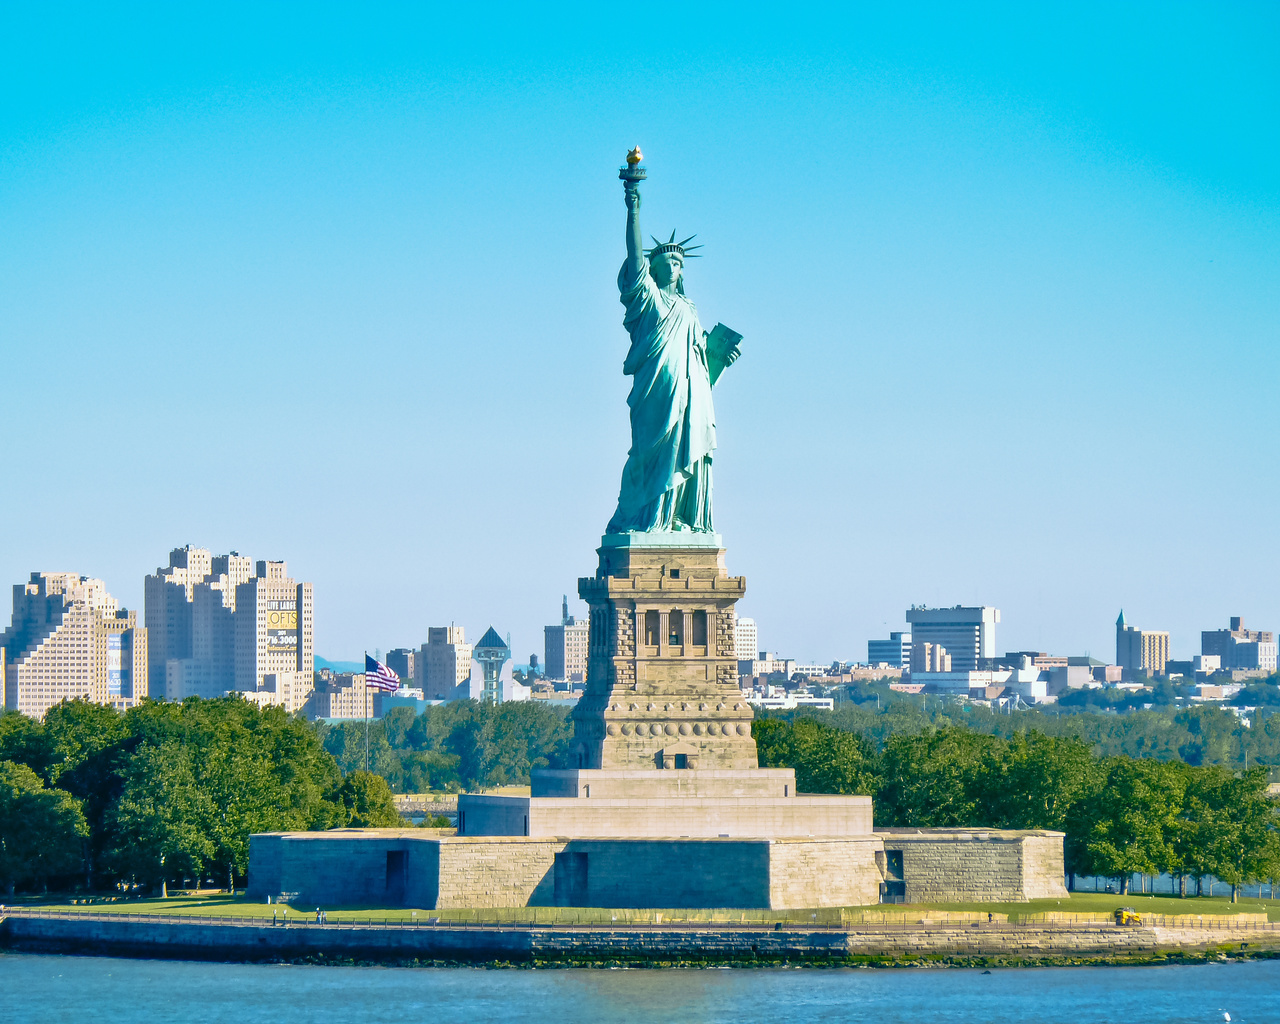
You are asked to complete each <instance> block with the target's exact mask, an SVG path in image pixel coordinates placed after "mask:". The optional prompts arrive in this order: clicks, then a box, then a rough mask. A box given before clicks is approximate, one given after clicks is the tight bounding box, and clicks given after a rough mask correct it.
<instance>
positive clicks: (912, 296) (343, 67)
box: [0, 7, 1280, 662]
mask: <svg viewBox="0 0 1280 1024" xmlns="http://www.w3.org/2000/svg"><path fill="white" fill-rule="evenodd" d="M44 17H45V16H44V15H43V14H42V13H41V12H25V13H20V14H16V15H13V16H12V17H11V18H10V21H9V23H8V25H9V31H8V32H7V34H6V39H5V41H4V42H3V43H0V46H3V47H4V53H5V57H6V60H5V61H4V62H0V80H3V81H4V83H5V85H6V89H5V90H4V93H3V98H2V99H0V104H2V105H3V106H2V107H0V109H3V110H4V113H5V117H4V118H3V120H0V124H2V125H3V127H0V153H3V154H4V158H5V162H6V174H5V181H4V184H3V186H0V215H3V216H4V218H5V222H6V226H7V231H8V234H9V236H10V242H11V244H10V245H9V246H8V247H7V249H6V252H5V253H4V254H0V310H3V314H2V315H3V324H4V327H3V345H4V351H5V355H6V359H7V365H8V367H9V369H10V380H11V389H12V393H13V394H14V395H15V396H17V398H18V399H19V402H18V403H17V404H16V405H15V413H14V414H13V415H11V416H10V417H8V418H7V420H6V427H5V438H6V442H7V444H6V449H7V451H8V453H9V455H10V460H11V472H12V474H13V478H14V479H15V480H22V481H28V482H30V484H31V485H32V486H29V487H27V488H25V489H24V491H23V493H22V499H21V500H20V501H14V502H10V503H6V506H5V508H4V509H3V511H0V529H3V532H4V535H5V538H6V543H5V544H4V545H3V546H0V580H2V581H6V582H9V583H12V582H18V581H22V580H25V579H27V578H28V577H29V574H30V573H31V572H32V571H39V572H45V571H48V572H60V571H74V572H77V573H80V574H84V575H87V576H90V577H93V578H100V579H103V580H105V581H106V582H107V584H108V586H109V587H110V588H111V593H112V594H113V596H115V597H116V598H117V599H118V600H119V601H120V602H121V603H122V604H124V605H126V606H127V607H129V608H131V609H139V610H141V608H142V607H143V584H142V579H143V576H144V575H145V574H146V572H147V571H149V570H150V569H151V568H153V567H154V565H155V564H156V563H157V561H158V560H159V559H160V558H161V557H162V553H163V551H167V550H168V549H169V548H170V547H172V546H174V545H177V544H182V543H186V542H188V541H190V542H191V543H193V544H198V545H200V546H202V547H206V548H209V549H211V550H218V551H226V550H230V549H233V548H236V549H240V550H251V551H254V552H256V553H259V554H260V555H261V556H267V557H273V558H275V557H279V558H286V557H287V558H288V559H289V562H290V564H291V566H295V567H296V571H297V572H298V573H299V574H300V576H299V578H304V579H307V580H310V581H312V582H313V583H314V586H315V588H316V592H317V612H316V615H317V619H316V623H315V635H316V639H317V645H316V653H317V654H319V655H323V656H325V657H327V658H330V659H333V660H347V659H353V658H355V657H356V656H357V655H358V653H359V651H360V650H362V649H363V648H365V647H369V648H372V647H373V646H380V647H382V648H383V649H388V648H392V647H399V646H407V645H417V644H420V643H421V642H422V641H423V640H425V631H426V628H427V627H428V626H429V625H430V624H432V623H440V622H449V621H458V622H465V623H466V624H467V627H468V629H469V630H472V631H473V632H474V635H476V636H479V635H480V634H481V632H482V631H483V630H484V628H485V627H486V626H487V625H489V624H490V623H494V624H496V625H497V626H498V628H499V629H500V630H501V631H502V632H503V633H505V632H506V631H507V630H510V632H511V633H512V638H513V644H514V650H515V652H516V655H515V656H516V658H517V659H518V660H523V659H525V658H527V656H528V654H529V653H532V652H539V651H541V650H542V649H543V645H542V638H543V633H542V630H543V627H544V626H545V625H547V624H548V623H552V622H554V621H555V619H556V615H555V610H556V607H557V601H556V598H557V597H558V595H559V594H561V593H563V592H568V593H574V592H575V589H576V587H575V581H576V579H577V577H579V576H585V575H590V574H591V572H592V570H593V564H594V552H593V548H592V542H591V540H590V538H592V537H597V536H599V534H600V533H601V532H603V529H604V526H605V522H606V521H607V519H608V516H609V513H610V510H611V507H612V505H613V499H614V496H615V495H616V488H617V479H616V472H617V470H616V467H617V466H618V465H619V464H620V458H621V456H622V455H623V454H624V453H625V449H626V421H625V416H624V415H623V414H622V413H620V412H619V408H620V399H621V396H622V395H623V394H624V393H625V387H626V385H625V382H624V381H623V380H622V379H621V377H620V375H619V373H618V369H619V366H620V364H621V360H622V356H623V354H624V352H625V333H624V331H623V330H622V327H621V324H620V318H621V308H620V306H619V305H618V304H617V302H616V301H614V297H613V295H612V294H611V291H612V289H613V281H612V278H613V276H614V275H615V274H616V268H617V266H618V265H619V264H620V262H621V260H622V255H623V253H622V238H621V234H620V231H619V230H618V228H617V224H618V221H619V219H620V218H621V216H622V205H621V201H620V197H619V195H618V191H619V189H618V183H617V180H616V168H617V165H618V164H619V163H620V162H621V160H622V158H623V155H624V153H625V150H626V148H627V147H629V146H632V145H634V144H636V143H637V142H638V143H640V144H642V145H643V146H644V149H645V153H646V161H647V164H648V166H649V169H650V178H649V181H648V183H647V185H646V194H645V207H644V209H645V216H646V222H647V223H649V224H652V225H653V226H654V228H655V230H657V231H669V230H670V229H671V228H673V227H677V228H679V229H681V231H682V234H681V235H680V237H684V235H685V234H688V233H691V232H694V231H697V232H698V234H699V240H700V241H704V242H705V243H706V248H705V249H704V250H703V252H704V254H705V256H706V258H705V259H703V260H700V261H697V263H698V265H697V266H694V267H691V268H690V271H689V273H690V275H691V280H696V282H697V297H698V301H699V303H700V310H701V311H702V312H703V314H704V315H705V317H706V322H707V323H708V324H710V323H714V322H715V321H716V320H723V321H724V322H725V323H727V324H731V325H732V326H733V327H734V328H735V329H736V330H739V331H741V332H742V334H743V335H744V341H743V343H742V351H743V358H742V359H741V360H740V361H739V362H738V363H737V364H735V366H734V370H733V374H732V379H730V378H728V377H727V378H726V381H725V383H724V385H723V387H722V388H721V389H720V390H721V391H722V392H723V394H719V393H718V394H717V398H716V408H717V413H718V417H717V426H718V430H719V432H720V449H719V450H718V452H717V456H716V467H715V469H716V487H717V491H716V509H717V516H718V521H717V526H718V528H719V529H720V532H721V533H722V534H723V536H724V537H725V541H726V544H727V545H728V547H729V549H730V550H731V552H732V557H733V566H734V571H735V572H740V573H742V574H743V575H744V576H745V577H746V578H747V579H748V580H749V581H750V584H749V588H748V591H747V595H746V597H745V598H744V599H743V601H742V602H741V605H740V608H739V610H740V612H741V613H742V614H743V615H746V616H750V617H752V618H754V619H756V620H757V621H758V622H759V623H760V626H761V643H762V644H763V645H764V646H765V647H767V648H768V649H770V650H778V651H785V652H787V653H788V655H789V656H790V655H794V656H795V657H796V658H797V659H799V660H802V661H814V662H821V661H824V660H834V659H837V658H849V657H857V656H858V655H859V653H860V652H861V651H863V650H865V644H866V641H867V639H869V638H877V637H886V636H888V634H889V632H890V631H896V630H901V629H904V628H905V623H904V621H903V620H902V618H901V617H900V616H901V610H902V609H905V608H907V607H909V606H911V605H913V604H927V605H930V606H933V607H937V606H947V605H953V604H965V605H984V604H985V605H990V606H994V607H998V608H1000V609H1002V611H1003V615H1004V618H1003V621H1002V623H1001V627H1000V635H1001V638H1002V641H1001V646H1002V647H1006V648H1007V649H1025V650H1033V649H1038V650H1046V651H1055V652H1060V653H1071V654H1084V653H1086V652H1088V653H1092V654H1093V655H1095V656H1101V657H1104V658H1109V657H1110V654H1109V651H1110V649H1111V647H1112V645H1113V636H1112V634H1113V629H1114V627H1113V623H1114V620H1115V616H1116V613H1117V610H1118V609H1120V608H1124V609H1125V611H1126V614H1127V615H1128V616H1129V618H1130V619H1131V620H1132V621H1134V622H1135V623H1139V624H1141V625H1142V627H1143V628H1144V629H1150V630H1160V631H1167V632H1169V634H1170V637H1171V644H1170V647H1171V654H1172V656H1173V657H1175V658H1179V659H1182V658H1188V657H1190V656H1192V655H1193V654H1194V653H1195V652H1196V651H1197V650H1198V640H1199V634H1200V631H1201V630H1202V629H1205V628H1209V627H1212V626H1216V625H1217V624H1219V623H1221V622H1223V621H1225V620H1226V619H1227V617H1228V616H1230V615H1243V616H1244V618H1245V619H1246V620H1247V621H1248V622H1250V623H1253V624H1256V625H1258V626H1260V627H1262V628H1270V629H1274V628H1275V627H1276V626H1277V625H1280V591H1278V590H1277V588H1276V587H1275V585H1274V570H1273V568H1272V565H1271V563H1272V561H1273V560H1274V551H1273V550H1272V549H1271V548H1270V547H1269V546H1268V542H1267V541H1266V539H1265V538H1266V537H1267V536H1269V527H1270V525H1271V523H1272V522H1273V519H1274V513H1273V509H1274V508H1275V507H1276V504H1277V499H1278V498H1280V485H1278V484H1277V481H1276V478H1275V473H1274V465H1273V463H1274V444H1275V438H1276V437H1277V436H1280V403H1276V402H1275V400H1274V388H1275V371H1274V366H1275V353H1276V348H1277V346H1276V340H1277V339H1276V324H1277V322H1280V315H1278V314H1280V308H1278V305H1280V290H1278V289H1276V287H1275V285H1276V281H1277V255H1278V252H1277V242H1276V239H1277V238H1280V231H1277V230H1276V229H1277V226H1278V225H1277V213H1278V212H1280V210H1278V203H1277V195H1278V194H1280V189H1278V188H1277V179H1276V171H1275V168H1276V167H1277V165H1278V163H1277V161H1276V159H1275V157H1276V148H1277V145H1278V144H1277V140H1276V138H1275V135H1274V132H1270V131H1267V130H1266V128H1265V126H1266V125H1268V124H1271V123H1274V120H1275V114H1276V110H1275V107H1276V102H1277V101H1276V96H1277V95H1280V89H1277V87H1276V86H1277V77H1278V74H1277V66H1276V62H1275V60H1274V54H1273V43H1274V40H1275V38H1276V34H1277V21H1276V18H1277V16H1276V14H1275V12H1274V11H1270V10H1266V9H1261V8H1256V9H1255V8H1249V9H1239V10H1233V11H1214V12H1213V13H1212V14H1210V13H1209V11H1208V9H1207V8H1206V9H1204V10H1200V9H1195V8H1179V9H1178V10H1176V11H1172V10H1166V9H1163V8H1155V7H1150V8H1134V9H1130V10H1127V11H1124V12H1115V11H1111V10H1108V9H1104V8H1101V7H1099V8H1096V9H1094V10H1093V11H1092V12H1091V13H1089V14H1087V15H1085V14H1081V15H1080V16H1079V17H1078V18H1077V19H1076V20H1074V21H1073V22H1072V23H1070V24H1065V23H1062V24H1060V23H1058V21H1057V20H1056V19H1055V18H1054V16H1053V15H1052V13H1049V12H1034V11H1031V12H1029V11H1020V12H1019V14H1018V17H1016V18H1012V17H1008V16H1007V12H1006V13H999V12H997V11H995V10H994V9H993V10H991V11H987V12H977V13H974V12H967V13H956V12H952V13H946V12H943V11H937V10H935V11H932V12H931V14H930V16H929V17H928V18H915V17H913V15H912V14H911V13H910V12H902V13H887V14H879V15H873V14H870V13H854V14H846V15H843V16H841V17H842V18H843V19H844V20H841V19H839V18H838V19H835V20H831V21H827V20H825V19H822V18H817V17H814V18H810V17H807V16H805V15H797V14H795V13H794V12H787V13H786V14H785V15H780V16H778V18H777V19H776V20H773V21H769V20H764V19H751V18H743V19H724V18H720V17H718V16H716V15H715V14H713V13H702V12H689V13H688V14H687V15H686V16H685V17H684V21H683V25H684V28H685V30H686V31H684V32H683V33H682V37H681V42H679V43H677V42H674V41H672V40H670V39H667V38H664V36H663V35H662V34H661V33H659V32H658V31H657V30H656V28H655V26H654V25H644V24H636V23H635V21H634V19H631V18H627V17H624V16H623V15H622V14H620V13H619V14H616V15H614V14H601V15H599V16H598V17H595V18H593V19H592V20H591V21H590V22H583V23H581V24H575V25H574V26H573V27H572V28H571V29H570V30H569V33H568V34H567V35H563V34H562V35H558V36H551V35H548V34H545V28H543V27H542V26H540V24H539V22H538V20H537V19H536V18H533V17H532V16H530V15H515V16H513V17H511V18H507V19H495V21H497V22H501V24H495V25H487V26H485V27H483V28H481V27H479V26H478V24H477V23H476V22H473V21H469V20H468V19H467V16H466V15H465V14H459V13H454V14H448V15H439V14H433V15H431V16H430V18H427V17H426V16H425V15H423V16H418V15H414V14H411V13H406V12H401V13H400V14H399V15H397V16H396V17H395V18H392V17H391V16H385V15H384V16H379V15H365V16H362V17H360V18H356V17H354V16H353V17H352V18H346V17H345V16H341V15H337V14H334V15H332V16H330V17H329V19H328V20H326V18H325V16H321V15H317V16H316V17H314V18H313V19H311V20H305V19H304V20H302V21H301V22H299V20H298V19H293V18H287V17H285V16H283V15H272V14H269V13H268V14H263V15H261V16H260V17H255V21H254V24H255V33H254V34H253V35H248V34H245V33H241V32H239V31H238V30H236V29H235V28H234V25H235V19H234V18H227V19H226V20H225V21H224V22H223V23H222V24H221V25H205V24H204V23H203V22H200V21H199V20H198V18H197V16H196V15H191V14H184V13H179V12H170V13H169V14H167V15H165V17H163V18H155V19H152V20H150V21H149V22H148V23H147V24H146V25H145V26H139V25H134V24H130V23H129V22H128V21H127V20H125V19H120V18H118V17H117V16H115V15H107V16H100V15H97V14H95V13H93V12H85V15H84V18H83V20H82V21H81V23H80V25H79V26H78V28H77V29H76V30H75V31H69V30H67V29H66V28H65V27H60V28H59V30H57V31H53V30H52V29H51V27H50V23H49V22H46V21H44V20H43V18H44ZM99 17H101V18H102V20H100V21H99V20H95V19H97V18H99ZM380 18H383V19H385V20H379V19H380ZM620 38H627V39H629V40H631V43H630V45H631V46H632V47H634V48H635V50H636V52H638V53H643V54H644V62H643V66H644V67H645V68H650V69H652V68H678V69H679V73H673V74H669V75H659V76H652V75H644V74H641V77H642V78H643V80H644V82H645V88H644V90H642V95H641V96H636V95H635V93H636V90H635V88H634V79H635V78H636V75H637V72H636V71H635V70H634V69H633V68H632V67H631V66H630V64H629V62H628V59H627V58H626V56H625V55H622V54H620V53H619V51H618V49H617V46H618V44H617V40H618V39H620ZM691 93H696V95H697V99H698V102H697V103H696V104H694V103H690V102H689V96H690V94H691ZM620 95H622V96H629V97H631V99H629V100H628V101H627V102H625V103H619V102H618V101H617V100H616V97H617V96H620ZM695 211H696V214H695ZM664 237H665V235H664ZM546 253H564V254H565V258H564V259H559V260H556V261H555V272H554V281H550V280H549V279H548V277H547V276H546V275H541V274H538V273H531V272H529V271H525V270H524V269H523V268H524V267H526V266H529V265H530V264H533V265H535V266H536V265H537V262H538V260H539V259H540V258H541V257H542V255H543V254H546ZM762 253H767V254H768V255H767V258H762ZM515 268H521V269H520V270H516V269H515ZM549 284H550V285H553V286H548V285H549ZM783 307H785V309H786V312H787V314H788V317H790V318H791V319H786V318H784V316H783ZM795 318H798V320H799V323H800V324H801V328H800V329H799V330H793V329H791V328H789V327H788V326H787V324H788V323H790V322H791V321H792V320H794V319H795ZM482 380H483V382H484V387H485V388H486V389H488V391H487V394H488V398H487V399H485V398H483V397H482V395H481V381H482ZM37 398H41V399H43V400H44V401H45V403H46V404H45V406H44V407H43V408H37V407H36V406H35V402H36V399H37ZM21 400H25V401H26V402H28V403H30V408H24V406H23V405H22V404H21ZM371 400H372V401H373V403H374V410H373V412H372V413H370V412H369V411H368V406H369V402H370V401H371ZM584 422H590V423H592V424H593V425H594V426H593V429H591V430H589V431H588V430H583V428H582V424H583V423H584ZM86 439H88V440H90V441H92V443H85V441H86ZM568 453H572V454H573V455H574V459H573V460H571V461H570V460H567V459H566V454H568ZM1241 453H1243V454H1244V458H1245V464H1246V465H1247V466H1248V468H1249V472H1248V473H1247V474H1246V475H1245V476H1240V475H1239V474H1238V473H1236V472H1233V474H1231V475H1230V476H1228V475H1227V474H1224V473H1222V472H1221V468H1220V467H1222V466H1224V465H1227V464H1231V465H1235V460H1237V459H1238V458H1239V457H1240V455H1241ZM1255 463H1256V466H1255ZM570 466H572V467H574V470H575V471H572V472H570V471H567V470H568V469H569V467H570ZM581 466H587V467H592V468H591V469H590V471H588V472H577V471H576V470H577V467H581ZM125 467H127V468H125ZM596 467H600V468H596ZM1209 468H1214V469H1215V473H1214V474H1208V473H1207V469H1209ZM495 473H497V474H499V475H500V483H501V487H500V489H499V490H498V491H496V492H495V491H494V490H493V489H492V482H491V481H492V479H493V476H494V474H495ZM481 476H483V477H485V479H486V480H488V481H489V482H486V483H484V484H483V485H482V484H481V483H478V482H473V481H474V480H475V479H476V478H477V477H481ZM371 491H376V492H377V494H378V500H377V501H376V502H370V501H368V500H367V498H366V496H367V495H368V494H369V493H370V492H371ZM72 494H74V495H75V496H76V500H70V495H72ZM86 504H87V505H88V506H89V507H90V508H91V509H92V513H90V512H89V511H86ZM91 514H92V521H93V523H94V529H92V530H89V529H86V528H85V527H86V524H87V522H88V521H89V520H90V515H91ZM782 524H787V525H785V526H784V525H782ZM105 538H110V540H109V542H108V541H107V540H106V539H105ZM494 538H501V542H500V543H495V542H494ZM831 538H835V540H834V541H833V540H832V539H831ZM1260 551H1261V554H1260V553H1259V552H1260ZM406 580H412V581H414V582H413V584H412V585H407V584H406V583H405V581H406ZM850 581H853V583H854V584H855V585H853V586H850V585H849V582H850ZM571 611H572V612H573V613H574V614H579V613H581V612H582V611H583V607H582V606H581V605H580V604H575V605H574V606H573V608H571Z"/></svg>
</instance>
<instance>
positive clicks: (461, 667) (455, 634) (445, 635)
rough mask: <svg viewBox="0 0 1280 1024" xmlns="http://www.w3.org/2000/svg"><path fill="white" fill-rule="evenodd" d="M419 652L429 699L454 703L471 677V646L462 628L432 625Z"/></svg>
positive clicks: (424, 684)
mask: <svg viewBox="0 0 1280 1024" xmlns="http://www.w3.org/2000/svg"><path fill="white" fill-rule="evenodd" d="M419 653H420V654H421V660H422V691H423V693H424V694H425V695H426V699H427V700H452V699H453V697H454V691H455V690H456V689H457V688H458V687H459V686H461V685H462V684H463V683H465V682H467V681H468V680H469V679H470V678H471V645H470V644H469V643H467V641H466V633H465V632H464V631H463V628H462V627H461V626H432V627H431V628H430V629H428V630H427V642H426V643H425V644H423V645H422V649H421V651H420V652H419Z"/></svg>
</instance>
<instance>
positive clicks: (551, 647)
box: [543, 596, 591, 683]
mask: <svg viewBox="0 0 1280 1024" xmlns="http://www.w3.org/2000/svg"><path fill="white" fill-rule="evenodd" d="M590 642H591V630H590V625H589V624H588V622H587V621H586V620H585V619H583V620H581V621H579V620H577V619H575V618H574V617H573V616H572V615H570V614H569V598H568V597H567V596H566V597H565V599H564V601H563V602H562V604H561V606H560V625H558V626H547V627H546V628H545V629H544V630H543V657H544V659H545V660H546V677H547V678H548V679H552V680H562V679H563V680H565V681H567V682H570V683H582V682H586V679H587V654H588V648H589V645H590Z"/></svg>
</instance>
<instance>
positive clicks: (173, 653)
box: [143, 544, 213, 689]
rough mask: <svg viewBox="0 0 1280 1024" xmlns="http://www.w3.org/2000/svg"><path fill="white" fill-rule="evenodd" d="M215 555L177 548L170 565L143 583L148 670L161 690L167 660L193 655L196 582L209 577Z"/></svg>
mask: <svg viewBox="0 0 1280 1024" xmlns="http://www.w3.org/2000/svg"><path fill="white" fill-rule="evenodd" d="M212 560H213V555H212V553H211V552H209V551H207V550H206V549H204V548H193V547H192V546H191V545H190V544H188V545H187V546H186V547H181V548H174V549H173V550H172V551H170V552H169V565H168V567H167V568H160V569H157V570H156V571H155V572H154V573H153V574H152V575H150V576H148V577H147V578H146V579H145V580H144V582H143V598H144V601H143V620H144V624H145V625H146V627H147V639H148V644H147V659H148V662H147V670H148V675H149V677H150V678H151V679H152V680H154V681H155V682H156V684H157V689H159V687H160V684H162V683H163V681H164V677H165V670H164V666H165V662H166V661H169V660H171V659H182V658H190V657H191V656H192V654H191V629H192V624H191V616H192V601H193V597H194V594H195V586H196V584H197V583H200V582H201V581H203V580H205V579H208V577H209V572H210V569H211V568H212Z"/></svg>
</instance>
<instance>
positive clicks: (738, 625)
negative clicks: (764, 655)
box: [733, 619, 760, 661]
mask: <svg viewBox="0 0 1280 1024" xmlns="http://www.w3.org/2000/svg"><path fill="white" fill-rule="evenodd" d="M733 652H734V655H735V656H736V657H737V659H738V660H739V661H755V660H756V659H757V658H758V657H760V633H759V632H758V631H757V629H756V620H755V619H737V620H736V621H735V622H734V628H733Z"/></svg>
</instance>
